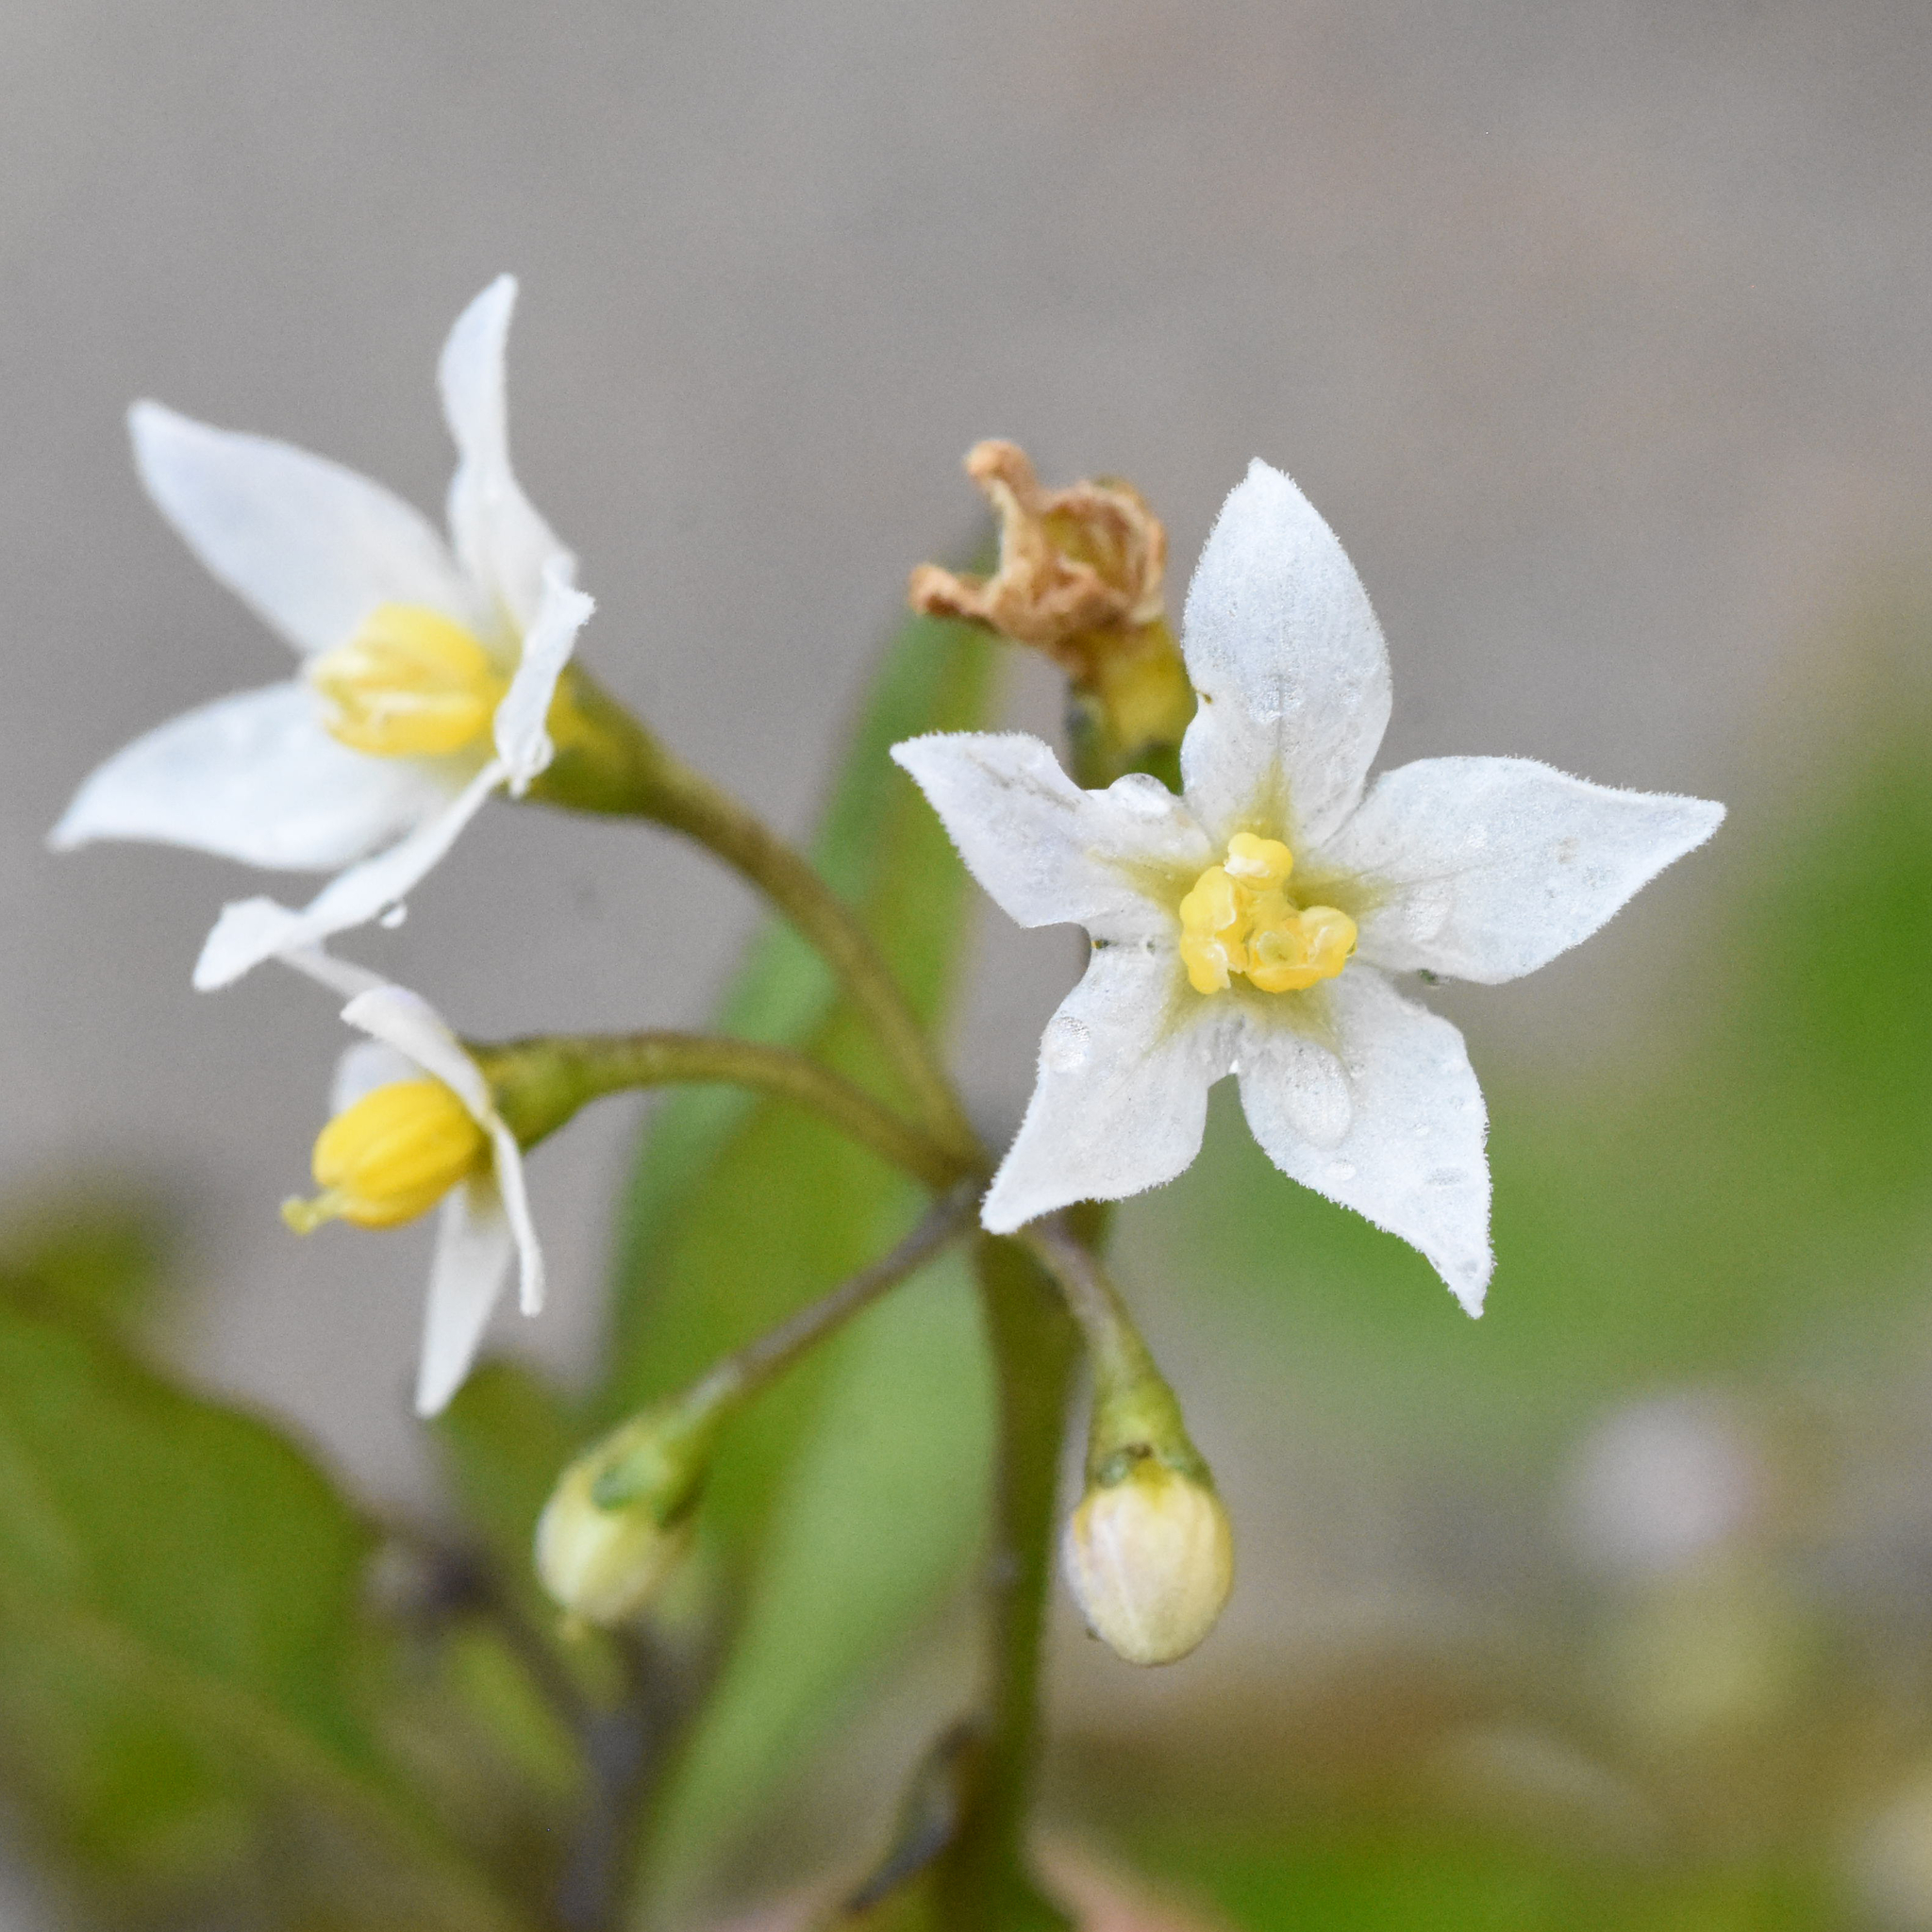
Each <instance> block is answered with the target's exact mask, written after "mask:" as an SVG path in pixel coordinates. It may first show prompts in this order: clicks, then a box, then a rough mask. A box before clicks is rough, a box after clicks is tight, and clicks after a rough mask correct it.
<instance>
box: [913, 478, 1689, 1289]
mask: <svg viewBox="0 0 1932 1932" xmlns="http://www.w3.org/2000/svg"><path fill="white" fill-rule="evenodd" d="M1182 649H1183V652H1184V654H1185V657H1186V660H1187V665H1188V670H1189V674H1190V675H1191V678H1192V680H1193V685H1194V690H1195V692H1196V694H1197V696H1198V698H1199V708H1198V709H1197V711H1196V712H1195V715H1194V720H1193V723H1192V724H1191V725H1190V726H1189V727H1188V733H1187V737H1186V740H1185V741H1184V742H1183V744H1182V747H1181V759H1180V765H1181V775H1182V778H1183V781H1184V792H1183V795H1182V796H1180V797H1176V796H1174V794H1173V793H1172V792H1171V791H1168V790H1167V789H1166V787H1164V786H1163V785H1161V784H1160V783H1159V782H1158V780H1156V779H1154V778H1152V777H1149V776H1146V775H1143V774H1130V775H1128V776H1126V777H1124V778H1122V779H1120V780H1119V781H1118V782H1116V783H1115V784H1113V785H1112V786H1110V787H1109V788H1108V790H1107V791H1081V790H1080V789H1079V788H1078V787H1076V786H1075V785H1074V783H1073V782H1072V781H1071V780H1070V779H1069V778H1068V777H1067V776H1066V774H1064V773H1063V772H1062V771H1061V769H1060V767H1059V765H1058V761H1057V760H1056V759H1055V758H1054V755H1053V753H1052V751H1051V750H1050V749H1049V748H1048V747H1047V746H1046V745H1044V744H1042V743H1041V741H1039V740H1038V739H1034V738H1028V737H1024V736H1022V735H1020V734H1017V733H1010V734H1002V735H978V734H961V735H937V736H933V737H929V738H920V739H914V740H912V741H909V742H908V743H904V744H901V745H899V746H897V747H895V749H894V752H893V756H894V757H895V758H897V759H898V761H899V762H900V763H901V764H902V765H903V766H904V767H905V768H906V769H907V770H908V772H909V773H910V774H912V776H913V777H914V778H915V779H916V780H917V781H918V782H919V784H920V785H921V787H922V788H923V789H924V791H925V794H926V796H927V798H928V799H930V800H931V802H932V804H933V806H934V808H936V809H937V810H938V812H939V813H940V816H941V818H942V819H943V820H944V821H945V824H946V828H947V830H948V831H949V832H950V833H951V834H952V836H953V839H954V841H956V842H957V844H958V847H959V850H960V852H961V853H962V854H963V855H964V857H965V859H966V863H967V865H968V866H969V867H970V868H971V869H972V871H973V873H974V876H975V877H976V878H977V879H978V880H979V882H980V884H981V885H982V886H984V887H985V888H986V890H987V891H989V892H990V893H991V894H992V896H993V897H994V898H995V899H996V900H997V901H998V902H999V904H1000V905H1001V906H1002V907H1003V908H1005V909H1006V911H1007V912H1008V914H1009V915H1010V916H1011V917H1012V918H1014V919H1015V920H1017V921H1018V922H1019V923H1020V924H1022V925H1028V926H1033V925H1052V924H1060V923H1062V922H1066V923H1072V924H1079V925H1083V926H1085V927H1086V928H1087V930H1088V932H1089V934H1090V935H1091V938H1092V941H1093V953H1092V958H1091V962H1090V964H1089V966H1088V968H1087V973H1086V975H1085V977H1084V978H1082V980H1081V981H1080V984H1079V985H1078V986H1077V987H1075V988H1074V991H1073V992H1072V993H1071V994H1069V996H1068V997H1067V999H1066V1000H1065V1002H1064V1003H1063V1004H1062V1005H1061V1007H1060V1008H1059V1011H1058V1013H1057V1014H1055V1016H1054V1018H1053V1020H1052V1021H1051V1022H1050V1023H1049V1024H1048V1026H1047V1029H1046V1032H1045V1034H1044V1036H1043V1038H1042V1039H1041V1047H1040V1076H1039V1084H1038V1086H1037V1087H1036V1089H1035V1091H1034V1094H1033V1099H1032V1102H1031V1104H1030V1106H1029V1107H1028V1108H1027V1110H1026V1117H1025V1120H1024V1123H1023V1124H1022V1125H1021V1128H1020V1132H1019V1136H1018V1138H1017V1139H1016V1140H1015V1141H1014V1142H1013V1145H1012V1147H1011V1149H1010V1150H1009V1151H1008V1155H1007V1158H1006V1160H1005V1162H1004V1163H1003V1164H1002V1166H1001V1168H1000V1171H999V1174H998V1175H997V1176H996V1178H995V1179H994V1182H993V1185H992V1188H991V1191H989V1193H988V1195H987V1197H986V1202H985V1206H984V1209H983V1219H984V1221H985V1224H986V1225H987V1226H988V1227H989V1228H990V1229H991V1230H992V1231H994V1232H995V1233H1004V1232H1008V1231H1009V1230H1011V1229H1013V1228H1016V1227H1018V1226H1020V1225H1021V1224H1023V1223H1025V1222H1027V1221H1030V1220H1032V1219H1033V1218H1034V1217H1035V1216H1037V1215H1041V1214H1044V1213H1046V1212H1048V1211H1049V1210H1050V1209H1053V1208H1059V1207H1062V1206H1065V1205H1066V1204H1067V1203H1069V1202H1073V1201H1078V1200H1082V1199H1090V1198H1091V1199H1100V1200H1118V1199H1121V1198H1122V1197H1124V1196H1125V1195H1128V1194H1136V1193H1139V1192H1141V1191H1142V1190H1143V1189H1146V1188H1152V1187H1158V1185H1159V1184H1160V1183H1162V1182H1163V1181H1168V1180H1172V1179H1173V1178H1174V1175H1175V1174H1179V1173H1180V1172H1181V1170H1182V1169H1184V1168H1185V1167H1186V1166H1187V1165H1188V1164H1189V1162H1190V1161H1191V1160H1192V1159H1193V1158H1194V1155H1195V1153H1196V1152H1197V1151H1198V1149H1199V1147H1200V1144H1201V1135H1202V1130H1203V1126H1204V1124H1205V1122H1206V1118H1207V1108H1208V1089H1209V1088H1210V1087H1211V1086H1212V1085H1213V1084H1214V1083H1215V1082H1216V1081H1218V1080H1220V1079H1221V1078H1223V1077H1224V1075H1226V1074H1235V1075H1236V1076H1237V1077H1238V1079H1239V1080H1240V1083H1241V1105H1242V1108H1243V1109H1244V1111H1245V1112H1246V1114H1247V1117H1248V1123H1249V1124H1250V1126H1251V1127H1252V1128H1253V1129H1254V1133H1255V1137H1256V1139H1257V1140H1258V1141H1260V1143H1261V1145H1262V1146H1263V1147H1264V1148H1265V1149H1266V1150H1267V1152H1268V1154H1269V1156H1270V1157H1271V1158H1273V1159H1274V1162H1275V1164H1276V1165H1277V1166H1278V1167H1280V1168H1281V1169H1282V1170H1283V1172H1284V1173H1286V1174H1291V1176H1293V1178H1295V1179H1296V1180H1299V1181H1301V1182H1303V1183H1304V1184H1305V1185H1306V1186H1307V1187H1310V1188H1313V1189H1315V1190H1316V1191H1319V1192H1321V1193H1324V1194H1325V1195H1327V1196H1328V1197H1329V1198H1330V1199H1331V1200H1334V1201H1338V1202H1340V1203H1341V1204H1342V1205H1343V1206H1344V1207H1348V1208H1355V1209H1356V1210H1357V1212H1359V1213H1361V1214H1363V1215H1365V1216H1367V1217H1368V1219H1369V1220H1371V1221H1373V1222H1375V1223H1376V1224H1379V1225H1380V1226H1382V1227H1385V1228H1388V1229H1389V1230H1390V1231H1391V1232H1392V1233H1394V1234H1397V1235H1399V1236H1400V1237H1401V1238H1402V1239H1403V1240H1405V1241H1408V1242H1410V1243H1411V1244H1412V1245H1414V1246H1415V1247H1417V1248H1419V1249H1421V1251H1422V1252H1423V1253H1424V1255H1425V1256H1427V1257H1428V1258H1429V1260H1430V1261H1431V1262H1433V1263H1434V1264H1435V1266H1436V1268H1437V1269H1438V1271H1439V1272H1440V1273H1441V1275H1442V1277H1443V1279H1444V1280H1445V1281H1447V1282H1448V1284H1449V1286H1450V1288H1451V1289H1452V1290H1454V1291H1455V1292H1456V1294H1457V1297H1458V1298H1459V1299H1460V1300H1461V1302H1462V1304H1463V1306H1464V1307H1467V1308H1468V1309H1469V1310H1470V1312H1471V1313H1472V1314H1474V1313H1476V1312H1478V1311H1479V1310H1480V1308H1481V1306H1482V1299H1483V1292H1484V1290H1485V1288H1486V1287H1487V1285H1488V1282H1489V1278H1490V1274H1491V1268H1492V1266H1493V1260H1492V1257H1491V1251H1490V1238H1489V1221H1490V1174H1489V1164H1488V1160H1487V1158H1486V1157H1485V1155H1484V1151H1483V1141H1484V1132H1485V1117H1484V1109H1483V1099H1482V1093H1481V1091H1480V1089H1479V1088H1478V1087H1477V1085H1476V1080H1475V1075H1474V1073H1473V1072H1472V1071H1471V1069H1470V1065H1469V1058H1468V1055H1467V1053H1466V1052H1465V1050H1464V1047H1463V1042H1462V1036H1461V1035H1460V1034H1459V1033H1458V1032H1457V1029H1456V1028H1455V1027H1454V1026H1453V1025H1451V1024H1449V1022H1448V1021H1446V1020H1443V1019H1441V1018H1440V1017H1438V1016H1437V1015H1436V1014H1433V1013H1431V1012H1429V1011H1428V1010H1427V1009H1426V1008H1423V1007H1420V1006H1418V1005H1416V1004H1414V1003H1413V1002H1412V1001H1410V1000H1408V999H1407V998H1406V997H1404V995H1403V994H1402V993H1400V992H1398V991H1396V989H1395V987H1394V985H1393V984H1392V982H1391V977H1390V975H1391V974H1393V973H1401V972H1421V973H1424V974H1430V975H1440V976H1442V977H1447V978H1456V979H1469V980H1475V981H1479V982H1481V983H1483V984H1495V983H1497V982H1500V981H1503V980H1507V979H1514V978H1516V977H1518V976H1519V975H1520V974H1524V973H1528V972H1531V971H1533V970H1534V969H1535V968H1537V967H1539V966H1541V965H1543V964H1544V963H1545V962H1546V961H1548V960H1550V959H1552V958H1555V957H1556V956H1557V954H1558V953H1561V952H1564V951H1566V950H1567V949H1568V948H1570V947H1571V946H1574V945H1575V944H1576V943H1577V942H1578V941H1581V940H1584V939H1587V938H1588V937H1589V936H1590V934H1591V933H1592V932H1594V931H1595V930H1596V929H1597V928H1598V927H1599V926H1600V925H1602V924H1604V922H1605V921H1606V920H1607V919H1608V918H1609V917H1610V916H1611V915H1612V914H1613V913H1615V912H1616V911H1617V910H1618V908H1620V907H1622V906H1623V905H1624V902H1625V901H1626V900H1628V899H1629V898H1630V896H1631V895H1632V894H1633V893H1634V892H1636V891H1638V890H1639V889H1640V888H1641V886H1643V885H1644V884H1645V883H1646V882H1647V881H1648V880H1650V879H1651V878H1653V877H1655V876H1656V874H1657V873H1659V872H1661V871H1662V870H1663V868H1664V867H1665V866H1666V865H1668V864H1670V863H1671V862H1672V861H1673V860H1674V859H1676V858H1681V857H1682V856H1683V855H1684V854H1685V853H1687V852H1689V851H1691V849H1692V848H1693V847H1694V846H1697V845H1699V844H1701V843H1702V842H1703V841H1705V840H1706V839H1707V838H1708V837H1709V836H1710V835H1711V833H1712V832H1713V831H1714V830H1716V828H1717V825H1718V824H1719V822H1720V821H1721V820H1722V818H1723V817H1724V808H1723V807H1722V806H1719V805H1713V804H1709V803H1707V802H1706V801H1704V800H1702V799H1695V798H1680V797H1671V796H1665V795H1661V794H1653V793H1645V792H1637V791H1612V790H1610V789H1608V788H1607V787H1605V786H1600V785H1592V784H1589V783H1586V782H1585V781H1584V780H1582V779H1580V778H1572V777H1568V776H1565V775H1564V774H1562V773H1560V772H1556V771H1552V770H1551V769H1550V768H1549V767H1548V766H1547V765H1541V764H1538V763H1536V762H1534V761H1533V760H1531V759H1528V758H1424V759H1420V760H1418V761H1417V762H1416V763H1414V764H1408V765H1404V766H1401V767H1400V768H1398V769H1397V770H1395V771H1392V772H1387V773H1385V774H1383V775H1382V776H1381V777H1380V778H1379V779H1377V780H1376V782H1375V784H1374V786H1373V787H1369V786H1368V785H1367V777H1368V769H1369V765H1370V762H1371V760H1372V759H1373V758H1374V755H1375V751H1376V748H1377V746H1378V745H1379V744H1380V742H1381V739H1382V733H1383V729H1384V727H1385V726H1386V724H1387V723H1388V720H1389V708H1390V681H1389V659H1388V653H1387V650H1386V649H1385V647H1384V644H1383V641H1382V633H1381V630H1380V628H1379V626H1378V625H1376V622H1375V618H1374V612H1373V611H1372V610H1371V608H1370V607H1369V600H1368V597H1367V594H1366V593H1365V592H1364V591H1363V590H1362V587H1361V584H1360V582H1359V581H1358V579H1357V576H1356V574H1355V571H1354V569H1353V567H1352V566H1351V565H1350V563H1349V561H1348V558H1347V557H1346V556H1345V555H1344V554H1343V552H1342V549H1341V544H1340V543H1339V542H1337V541H1336V539H1335V536H1334V533H1333V532H1332V531H1331V530H1330V529H1329V528H1328V526H1327V525H1326V524H1324V522H1323V521H1322V519H1321V517H1320V516H1318V515H1317V514H1316V512H1315V509H1314V508H1313V507H1312V506H1311V505H1310V504H1309V502H1308V501H1307V498H1306V497H1305V496H1304V495H1303V494H1302V492H1301V491H1299V490H1298V489H1296V487H1295V486H1294V484H1293V483H1292V482H1291V481H1290V479H1289V478H1288V477H1287V476H1285V475H1282V474H1281V473H1280V472H1279V471H1278V470H1273V469H1270V468H1269V467H1268V466H1267V465H1266V464H1264V463H1260V462H1257V463H1256V464H1254V465H1253V467H1252V468H1251V469H1250V470H1249V473H1248V475H1247V478H1246V480H1245V481H1243V482H1242V483H1241V485H1240V486H1239V487H1238V488H1237V489H1236V490H1235V491H1234V492H1233V493H1232V494H1231V495H1230V496H1229V498H1228V500H1227V503H1226V505H1225V507H1224V508H1223V510H1222V512H1221V516H1220V519H1219V521H1218V522H1217V523H1216V525H1215V526H1214V531H1213V534H1212V535H1211V536H1210V537H1209V539H1208V546H1207V549H1206V550H1205V551H1204V552H1203V554H1202V557H1201V562H1200V565H1199V567H1198V569H1197V570H1196V572H1195V574H1194V579H1193V582H1192V584H1191V587H1190V589H1189V591H1188V600H1187V609H1186V614H1185V621H1184V625H1183V635H1182Z"/></svg>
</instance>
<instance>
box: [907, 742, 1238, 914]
mask: <svg viewBox="0 0 1932 1932" xmlns="http://www.w3.org/2000/svg"><path fill="white" fill-rule="evenodd" d="M892 757H893V758H895V759H896V760H897V761H898V763H899V764H901V765H902V766H904V767H905V769H906V770H907V771H908V772H909V773H910V774H912V777H913V779H914V781H915V782H916V783H917V784H918V786H919V788H920V790H921V791H924V793H925V795H926V797H927V799H928V800H929V801H930V802H931V805H932V808H933V809H934V810H935V811H936V812H938V813H939V815H940V817H941V819H942V820H943V821H944V822H945V827H946V830H947V831H948V832H949V833H951V835H952V839H953V842H954V844H956V845H957V846H958V848H959V852H960V856H961V857H962V858H964V859H965V861H966V865H967V869H968V870H969V871H970V872H971V873H972V874H973V876H974V878H975V879H977V880H978V881H979V883H980V884H981V885H982V886H983V887H985V889H986V890H987V891H988V892H990V893H991V895H992V897H993V898H994V899H996V900H997V901H998V902H999V905H1000V907H1001V908H1002V909H1003V910H1004V911H1005V912H1006V913H1007V914H1008V917H1010V918H1012V919H1015V920H1017V921H1018V922H1019V923H1020V924H1022V925H1058V924H1066V923H1072V924H1079V925H1084V926H1085V927H1087V929H1088V930H1089V931H1090V932H1091V933H1092V934H1093V935H1094V936H1095V938H1097V939H1104V940H1117V941H1141V940H1146V939H1150V938H1155V937H1157V936H1158V937H1161V938H1163V939H1165V940H1166V941H1167V942H1168V944H1169V946H1170V947H1172V944H1173V942H1174V932H1175V924H1174V912H1173V910H1172V908H1170V907H1167V906H1165V905H1162V904H1160V903H1159V902H1158V900H1157V899H1153V898H1150V897H1149V896H1148V891H1147V884H1146V877H1145V873H1144V871H1140V870H1137V868H1146V867H1150V866H1151V867H1155V868H1158V869H1159V870H1162V871H1173V872H1177V873H1188V874H1193V873H1198V872H1199V871H1200V870H1201V869H1202V868H1203V867H1204V866H1207V865H1208V864H1210V863H1211V862H1212V858H1213V855H1212V853H1211V852H1210V851H1209V850H1208V841H1207V838H1206V835H1205V834H1204V833H1203V832H1202V830H1201V828H1200V827H1199V826H1198V825H1197V824H1195V823H1194V821H1193V820H1192V819H1191V817H1190V816H1189V814H1188V810H1187V808H1186V807H1185V806H1184V805H1182V803H1181V801H1180V800H1179V799H1177V798H1176V797H1174V794H1173V793H1172V792H1171V791H1168V789H1167V788H1166V787H1165V786H1164V785H1162V784H1161V782H1160V781H1159V779H1158V778H1149V777H1146V776H1144V775H1142V774H1138V773H1136V774H1131V775H1129V776H1127V777H1124V778H1121V779H1118V780H1116V781H1115V783H1114V784H1113V785H1112V786H1111V787H1110V788H1109V789H1108V791H1081V790H1080V788H1079V787H1078V786H1077V785H1075V784H1074V781H1073V780H1072V779H1071V778H1069V777H1068V776H1067V775H1066V774H1065V773H1064V772H1062V771H1061V770H1060V767H1059V761H1058V759H1057V758H1055V757H1054V755H1053V752H1052V750H1051V749H1050V748H1049V747H1048V746H1046V745H1045V744H1042V743H1041V741H1040V740H1039V739H1037V738H1029V737H1027V736H1025V735H1024V733H1022V732H1017V731H1010V732H1004V733H998V734H993V733H982V732H956V733H936V734H934V735H933V736H931V737H929V738H914V739H908V741H906V742H905V743H903V744H895V745H894V746H893V747H892ZM1181 890H1183V891H1185V890H1186V888H1185V886H1183V887H1182V889H1181Z"/></svg>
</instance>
